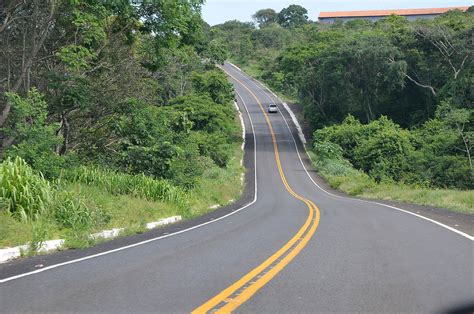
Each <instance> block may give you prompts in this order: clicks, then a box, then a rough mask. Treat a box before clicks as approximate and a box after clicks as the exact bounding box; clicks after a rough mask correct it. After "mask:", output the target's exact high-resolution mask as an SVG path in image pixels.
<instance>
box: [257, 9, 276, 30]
mask: <svg viewBox="0 0 474 314" xmlns="http://www.w3.org/2000/svg"><path fill="white" fill-rule="evenodd" d="M252 18H253V20H254V21H255V22H256V23H257V25H258V27H259V28H264V27H267V26H269V25H271V24H273V23H277V22H278V13H276V12H275V10H273V9H261V10H258V11H257V12H255V14H254V15H252Z"/></svg>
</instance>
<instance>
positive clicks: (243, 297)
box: [192, 73, 320, 313]
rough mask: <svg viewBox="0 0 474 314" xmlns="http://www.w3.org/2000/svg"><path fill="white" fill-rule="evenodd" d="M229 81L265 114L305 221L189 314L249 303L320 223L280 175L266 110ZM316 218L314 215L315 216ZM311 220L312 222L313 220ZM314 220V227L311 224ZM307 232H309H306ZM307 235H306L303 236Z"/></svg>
mask: <svg viewBox="0 0 474 314" xmlns="http://www.w3.org/2000/svg"><path fill="white" fill-rule="evenodd" d="M227 74H228V75H229V76H230V77H232V78H233V79H234V80H235V81H236V82H238V83H240V85H242V87H244V88H245V89H246V90H247V91H248V92H249V93H250V94H251V95H252V96H253V98H255V100H256V102H257V104H258V106H259V107H260V110H261V111H262V113H263V114H264V117H265V120H266V122H267V125H268V128H269V129H270V134H271V136H272V141H273V150H274V152H275V160H276V164H277V168H278V172H279V174H280V178H281V181H282V182H283V185H284V186H285V188H286V190H287V191H288V192H289V193H290V194H291V195H292V196H293V197H295V198H297V199H299V200H301V201H302V202H304V203H305V204H306V206H307V207H308V210H309V213H308V218H307V219H306V221H305V223H304V225H303V226H302V227H301V228H300V229H299V230H298V232H297V233H296V234H295V235H294V236H293V237H292V238H291V239H290V241H288V242H287V243H286V244H285V245H284V246H283V247H281V248H280V249H279V250H278V251H277V252H276V253H274V254H273V255H272V256H270V257H269V258H268V259H267V260H265V261H264V262H263V263H262V264H260V265H259V266H257V267H256V268H254V269H253V270H251V271H250V272H249V273H247V274H246V275H245V276H243V277H242V278H241V279H239V280H238V281H236V282H235V283H233V284H232V285H230V286H229V287H227V288H226V289H224V290H223V291H222V292H220V293H219V294H217V295H216V296H215V297H213V298H212V299H210V300H209V301H207V302H205V303H204V304H202V305H201V306H199V307H198V308H196V309H195V310H194V311H193V312H192V313H206V312H208V311H210V310H212V309H213V308H214V307H215V306H217V305H218V304H220V303H221V302H223V301H224V302H227V303H226V304H225V305H224V306H223V307H222V308H220V309H218V310H217V312H218V313H228V312H232V311H233V310H235V309H236V308H237V307H239V306H240V305H242V304H243V303H244V302H246V301H247V300H248V299H250V298H251V297H252V296H253V295H254V294H255V293H256V292H257V291H258V290H259V289H260V288H262V287H263V286H264V285H265V284H267V283H268V282H269V281H270V280H271V279H272V278H273V277H275V276H276V275H277V274H278V273H279V272H280V271H281V270H282V269H283V268H285V266H286V265H288V264H289V263H290V262H291V261H292V260H293V258H295V256H296V255H298V253H299V252H300V251H301V250H302V249H303V248H304V247H305V246H306V244H307V243H308V241H309V240H310V239H311V237H312V236H313V234H314V232H315V231H316V229H317V227H318V224H319V219H320V212H319V209H318V207H317V206H316V205H315V204H314V203H313V202H311V201H310V200H308V199H306V198H304V197H302V196H300V195H299V194H297V193H296V192H295V191H293V189H292V188H291V187H290V185H289V184H288V181H287V180H286V177H285V174H284V172H283V168H282V166H281V163H280V153H279V151H278V144H277V140H276V136H275V132H274V131H273V126H272V124H271V122H270V119H269V117H268V115H267V113H266V112H265V109H264V108H263V106H262V103H261V102H260V100H259V99H258V97H257V96H256V95H255V94H254V93H253V92H252V91H251V90H250V89H249V88H248V87H247V86H246V85H245V84H244V83H243V82H242V81H240V80H239V79H237V78H235V77H234V76H233V75H231V74H229V73H227ZM315 214H316V215H315ZM313 217H314V219H313ZM313 220H314V222H313V224H311V222H312V221H313ZM308 228H309V231H308V232H306V231H307V230H308ZM305 233H306V234H305ZM298 240H301V241H300V242H299V243H298V244H297V245H296V247H295V248H294V249H293V250H291V251H290V252H289V250H290V249H291V248H292V247H293V245H294V244H295V243H296V242H298ZM287 252H289V253H288V254H287V255H286V256H285V257H283V258H282V259H281V260H280V261H279V262H277V263H276V264H275V266H274V267H273V268H271V269H270V270H268V272H266V273H265V274H264V275H262V276H261V277H259V278H258V279H256V280H255V281H253V283H252V284H251V285H250V286H248V287H247V288H245V289H244V290H243V291H242V292H241V293H240V294H239V295H237V296H236V297H234V298H230V296H231V295H232V294H233V293H235V292H236V291H237V290H238V289H240V288H242V287H243V286H244V285H245V284H246V283H248V282H249V281H250V280H251V279H253V278H255V276H257V275H258V274H259V273H261V272H262V271H263V270H265V269H266V268H268V267H269V266H270V265H272V264H273V263H274V262H275V261H276V260H278V258H280V257H281V256H283V255H284V254H285V253H287Z"/></svg>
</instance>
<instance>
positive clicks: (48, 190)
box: [0, 157, 54, 222]
mask: <svg viewBox="0 0 474 314" xmlns="http://www.w3.org/2000/svg"><path fill="white" fill-rule="evenodd" d="M53 198H54V189H53V188H52V187H51V184H50V183H49V182H48V181H47V180H46V179H44V178H43V176H42V175H41V174H36V173H34V171H33V169H31V167H30V166H29V165H28V164H27V163H26V162H25V161H24V160H23V159H21V158H19V157H16V158H15V159H14V160H11V159H10V158H7V159H6V160H4V161H3V162H2V163H1V164H0V199H1V203H2V204H3V206H4V207H6V210H8V211H9V212H10V213H11V214H12V215H14V216H16V217H19V219H20V220H22V221H25V222H26V221H32V220H37V219H38V218H39V217H40V216H41V215H44V214H46V213H47V211H48V209H49V208H50V204H51V203H52V201H53Z"/></svg>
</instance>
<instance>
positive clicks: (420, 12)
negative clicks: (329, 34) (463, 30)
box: [319, 7, 469, 18]
mask: <svg viewBox="0 0 474 314" xmlns="http://www.w3.org/2000/svg"><path fill="white" fill-rule="evenodd" d="M468 8H469V7H451V8H430V9H401V10H367V11H339V12H321V13H319V18H328V17H366V16H388V15H391V14H396V15H402V16H403V15H426V14H441V13H445V12H447V11H449V10H455V9H458V10H461V11H466V10H467V9H468Z"/></svg>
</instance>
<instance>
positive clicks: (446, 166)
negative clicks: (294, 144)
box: [208, 5, 474, 213]
mask: <svg viewBox="0 0 474 314" xmlns="http://www.w3.org/2000/svg"><path fill="white" fill-rule="evenodd" d="M473 11H474V10H473V8H470V9H469V10H467V12H461V11H458V10H453V11H449V12H447V13H445V14H443V15H441V16H439V17H437V18H436V19H434V20H417V21H412V22H410V21H408V20H407V19H405V18H403V17H400V16H395V15H392V16H389V17H387V18H384V19H382V20H380V21H377V22H375V23H374V22H371V21H367V20H354V21H351V22H347V23H342V22H336V23H334V24H332V25H324V24H319V23H315V22H311V21H308V18H307V12H306V10H305V9H304V8H302V7H300V6H295V5H293V6H290V7H288V8H286V9H284V10H282V11H281V12H279V13H277V12H275V11H273V10H271V9H263V10H260V11H258V12H256V13H255V15H254V20H255V24H256V25H257V26H258V27H257V26H256V25H255V24H253V23H242V22H238V21H229V22H226V23H224V24H221V25H216V26H214V27H212V28H210V30H209V31H208V34H209V36H210V38H211V39H212V40H213V41H217V42H220V43H221V44H222V47H223V49H227V50H228V51H229V55H230V59H231V60H232V61H233V62H234V63H236V64H238V65H239V66H241V67H242V68H243V69H244V70H248V72H249V73H250V74H251V75H254V76H256V77H258V78H260V79H262V80H263V81H264V82H265V83H266V84H268V85H269V86H270V87H272V88H273V89H275V90H277V91H278V92H280V93H281V94H283V95H285V96H286V98H289V99H296V100H297V101H298V102H299V103H300V104H301V105H302V106H303V108H304V118H305V122H306V123H307V124H309V126H310V128H311V129H312V132H314V134H313V137H312V142H313V143H312V145H311V147H310V150H312V151H313V153H315V154H314V160H315V164H316V168H317V169H318V171H319V172H320V173H321V174H322V175H323V176H324V177H325V178H326V179H327V180H328V181H329V182H330V183H331V184H332V185H333V186H334V187H337V188H340V189H342V190H344V191H346V192H349V193H350V194H353V195H361V196H367V197H378V198H384V199H397V200H401V201H409V202H414V203H419V204H426V205H431V206H439V207H445V208H450V209H454V210H459V211H463V212H470V213H474V192H473V188H474V168H473V161H472V153H473V152H472V149H473V146H474V94H473V84H474V60H473V51H474V49H473V46H472V34H473V32H474V16H473V14H474V13H473ZM457 190H462V191H457Z"/></svg>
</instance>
